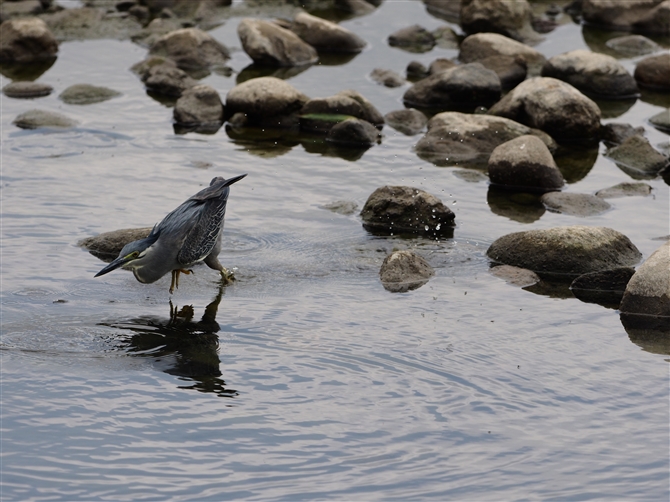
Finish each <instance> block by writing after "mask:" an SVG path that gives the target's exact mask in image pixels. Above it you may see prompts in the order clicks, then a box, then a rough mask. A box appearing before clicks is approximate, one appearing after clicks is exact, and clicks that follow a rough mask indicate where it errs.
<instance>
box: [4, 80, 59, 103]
mask: <svg viewBox="0 0 670 502" xmlns="http://www.w3.org/2000/svg"><path fill="white" fill-rule="evenodd" d="M53 90H54V88H53V87H51V86H50V85H49V84H42V83H40V82H11V83H9V84H7V85H6V86H4V87H3V88H2V92H3V93H4V94H5V96H7V97H10V98H24V99H30V98H41V97H43V96H48V95H49V94H51V92H52V91H53Z"/></svg>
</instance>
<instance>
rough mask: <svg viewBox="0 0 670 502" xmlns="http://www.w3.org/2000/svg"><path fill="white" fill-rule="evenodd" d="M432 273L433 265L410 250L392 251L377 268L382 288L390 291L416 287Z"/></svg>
mask: <svg viewBox="0 0 670 502" xmlns="http://www.w3.org/2000/svg"><path fill="white" fill-rule="evenodd" d="M433 275H435V271H434V270H433V267H431V266H430V265H429V264H428V262H427V261H426V260H424V259H423V258H422V257H421V256H419V255H418V254H416V253H415V252H414V251H410V250H404V251H394V252H393V253H391V254H390V255H388V256H387V257H386V258H385V259H384V262H383V263H382V266H381V268H380V269H379V278H380V279H381V281H382V285H383V286H384V289H386V290H387V291H390V292H392V293H404V292H406V291H410V290H414V289H418V288H420V287H421V286H423V285H424V284H426V283H427V282H428V280H429V279H430V278H431V277H432V276H433Z"/></svg>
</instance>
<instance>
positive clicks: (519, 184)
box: [488, 135, 565, 192]
mask: <svg viewBox="0 0 670 502" xmlns="http://www.w3.org/2000/svg"><path fill="white" fill-rule="evenodd" d="M488 170H489V178H490V179H491V183H492V184H494V185H503V186H505V187H508V188H516V189H519V188H520V189H523V190H528V189H530V190H533V191H540V192H546V191H550V190H560V189H561V187H562V186H563V185H564V184H565V181H564V180H563V175H562V174H561V171H559V169H558V167H557V166H556V162H555V161H554V158H553V157H552V155H551V152H550V151H549V149H548V148H547V145H545V144H544V143H543V142H542V140H541V139H540V138H538V137H537V136H531V135H524V136H519V137H518V138H515V139H512V140H510V141H507V142H506V143H503V144H502V145H499V146H497V147H496V148H495V150H493V152H492V153H491V157H490V158H489V165H488Z"/></svg>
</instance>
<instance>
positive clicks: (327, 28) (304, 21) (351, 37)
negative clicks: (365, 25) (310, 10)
mask: <svg viewBox="0 0 670 502" xmlns="http://www.w3.org/2000/svg"><path fill="white" fill-rule="evenodd" d="M290 29H291V31H292V32H293V33H295V34H296V35H298V36H299V37H300V38H301V39H302V40H303V41H305V42H306V43H308V44H309V45H311V46H312V47H314V48H315V49H316V50H317V51H319V52H343V53H358V52H361V51H362V50H363V49H364V48H365V45H366V43H365V40H363V39H362V38H361V37H359V36H358V35H356V34H355V33H353V32H351V31H349V30H347V29H346V28H343V27H342V26H339V25H337V24H335V23H333V22H330V21H326V20H325V19H321V18H319V17H316V16H312V15H310V14H307V13H306V12H301V13H299V14H297V15H296V16H295V18H294V19H293V23H292V24H291V28H290Z"/></svg>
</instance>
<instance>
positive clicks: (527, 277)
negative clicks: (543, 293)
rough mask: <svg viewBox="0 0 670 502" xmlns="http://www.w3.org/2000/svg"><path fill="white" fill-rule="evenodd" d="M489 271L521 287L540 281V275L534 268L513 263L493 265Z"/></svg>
mask: <svg viewBox="0 0 670 502" xmlns="http://www.w3.org/2000/svg"><path fill="white" fill-rule="evenodd" d="M489 272H490V273H491V275H494V276H496V277H498V278H499V279H502V280H504V281H505V282H506V283H508V284H511V285H513V286H518V287H520V288H525V287H528V286H532V285H533V284H537V283H538V282H540V277H539V276H538V275H537V274H536V273H535V272H533V271H532V270H528V269H526V268H519V267H513V266H511V265H497V266H495V267H491V268H490V269H489Z"/></svg>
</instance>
